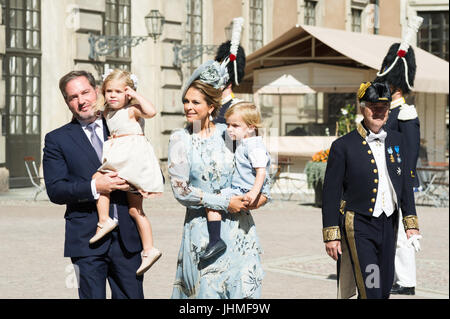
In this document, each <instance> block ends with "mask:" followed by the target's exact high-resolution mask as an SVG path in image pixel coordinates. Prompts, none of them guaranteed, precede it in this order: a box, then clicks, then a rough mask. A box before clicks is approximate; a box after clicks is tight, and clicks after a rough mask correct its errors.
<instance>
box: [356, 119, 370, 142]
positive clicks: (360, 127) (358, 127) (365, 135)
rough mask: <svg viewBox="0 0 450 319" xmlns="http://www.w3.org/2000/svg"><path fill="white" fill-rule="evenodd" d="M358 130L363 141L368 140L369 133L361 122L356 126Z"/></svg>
mask: <svg viewBox="0 0 450 319" xmlns="http://www.w3.org/2000/svg"><path fill="white" fill-rule="evenodd" d="M356 130H357V131H358V134H359V135H361V137H362V138H363V139H366V137H367V131H366V129H365V128H364V126H362V124H361V122H359V123H358V124H357V125H356Z"/></svg>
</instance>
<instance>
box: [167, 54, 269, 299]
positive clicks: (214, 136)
mask: <svg viewBox="0 0 450 319" xmlns="http://www.w3.org/2000/svg"><path fill="white" fill-rule="evenodd" d="M221 72H223V69H221V68H220V65H218V63H217V62H214V61H208V62H206V63H204V64H203V65H201V66H200V67H199V68H198V69H197V70H196V71H195V72H194V74H193V75H192V76H191V78H190V80H189V81H188V82H187V85H186V87H185V89H184V92H183V94H182V98H183V104H184V112H185V115H186V119H187V123H188V125H187V127H186V128H184V129H179V130H176V131H175V132H174V133H173V134H172V135H171V136H170V141H169V152H168V153H169V154H168V172H169V176H170V182H171V185H172V191H173V194H174V196H175V198H176V199H177V200H178V202H180V203H181V204H182V205H183V206H186V217H185V221H184V228H183V235H182V241H181V247H180V251H179V254H178V260H177V270H176V278H175V283H174V288H173V293H172V298H215V299H218V298H221V299H224V298H234V299H237V298H260V296H261V282H262V279H263V276H264V272H263V270H262V266H261V260H260V254H261V253H262V250H261V247H260V245H259V241H258V237H257V235H256V230H255V224H254V221H253V218H252V216H251V214H250V212H249V211H248V208H253V207H247V203H246V202H244V201H243V196H233V197H231V199H230V198H228V199H227V197H226V196H224V195H221V194H220V190H221V189H224V188H227V187H230V185H231V178H232V175H233V170H234V155H233V152H232V151H231V150H230V148H231V147H229V145H228V147H227V144H228V143H226V142H225V138H224V136H225V135H226V134H225V131H226V125H224V124H214V123H213V119H214V117H215V116H217V114H218V113H219V109H220V100H221V90H220V87H221V83H222V82H223V78H224V75H223V74H222V73H221ZM264 202H265V198H261V199H260V200H259V201H258V203H257V204H256V207H255V208H257V207H260V206H261V205H262V204H264ZM205 208H210V209H213V210H218V211H221V212H222V221H221V237H222V240H223V241H224V242H225V243H226V245H227V249H226V251H225V253H224V254H222V255H221V256H220V257H219V258H217V259H216V260H214V261H213V262H212V263H210V264H208V265H206V266H200V265H199V257H200V255H201V254H202V253H203V251H204V250H205V248H206V246H207V244H208V240H209V239H208V229H207V223H206V222H207V221H206V211H205Z"/></svg>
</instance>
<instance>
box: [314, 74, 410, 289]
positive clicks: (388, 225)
mask: <svg viewBox="0 0 450 319" xmlns="http://www.w3.org/2000/svg"><path fill="white" fill-rule="evenodd" d="M358 98H359V102H360V106H361V113H362V115H363V117H364V119H363V121H362V122H361V123H359V124H358V126H357V129H356V130H354V131H352V132H350V133H348V134H346V135H344V136H342V137H340V138H339V139H337V140H336V141H334V142H333V144H332V146H331V149H330V154H329V158H328V164H327V170H326V173H325V181H324V187H323V206H322V217H323V239H324V242H325V248H326V251H327V253H328V255H330V256H331V257H332V258H333V259H334V260H337V261H338V283H339V292H338V295H339V296H340V297H343V298H349V297H351V296H352V295H354V293H355V292H354V291H355V289H354V288H355V285H354V284H356V287H357V288H358V296H359V297H360V298H388V297H389V292H390V289H391V287H392V282H393V280H394V257H395V245H396V234H397V232H396V228H397V226H398V209H399V208H401V211H402V214H403V224H404V227H405V229H406V234H407V236H408V238H409V237H411V236H413V235H416V236H418V235H419V230H418V229H419V225H418V220H417V215H416V209H415V204H414V195H413V189H412V179H411V178H410V174H409V171H410V167H409V166H408V163H407V161H406V160H405V158H406V152H407V148H406V144H405V142H404V139H403V137H402V134H400V133H398V132H395V131H392V130H389V129H387V128H383V125H384V124H385V123H386V120H387V117H388V111H389V105H390V102H391V95H390V91H389V86H388V85H387V84H386V83H370V82H368V83H363V84H361V87H360V89H359V91H358Z"/></svg>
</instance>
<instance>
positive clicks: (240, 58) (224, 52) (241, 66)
mask: <svg viewBox="0 0 450 319" xmlns="http://www.w3.org/2000/svg"><path fill="white" fill-rule="evenodd" d="M230 47H231V41H226V42H223V43H222V44H221V45H220V46H219V49H218V50H217V53H216V57H215V60H216V61H217V62H220V63H222V62H223V61H224V60H225V59H226V58H227V57H229V55H230ZM236 67H237V79H238V82H239V83H240V82H241V81H242V78H243V77H244V74H245V73H244V70H245V51H244V48H243V47H242V46H240V45H239V47H238V51H237V55H236ZM227 69H228V74H229V75H230V78H229V80H228V83H227V85H229V84H230V83H232V85H233V86H235V85H237V83H235V76H234V65H233V63H228V64H227Z"/></svg>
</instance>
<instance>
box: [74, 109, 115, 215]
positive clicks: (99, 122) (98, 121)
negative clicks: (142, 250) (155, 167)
mask: <svg viewBox="0 0 450 319" xmlns="http://www.w3.org/2000/svg"><path fill="white" fill-rule="evenodd" d="M78 122H80V124H81V128H82V129H83V132H84V134H86V136H87V138H88V140H89V142H91V132H90V131H89V130H88V128H87V127H88V125H89V124H91V123H86V122H83V121H78ZM95 123H96V124H97V126H96V127H95V133H97V136H98V137H99V138H100V139H101V140H102V141H104V140H105V138H104V137H105V136H104V134H103V120H102V118H101V117H99V118H98V119H96V120H95ZM91 143H92V142H91ZM91 191H92V196H94V199H95V200H97V199H98V198H99V197H100V194H99V193H97V187H96V185H95V179H93V180H92V181H91ZM113 209H114V219H115V220H116V221H118V214H117V207H116V205H113Z"/></svg>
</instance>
